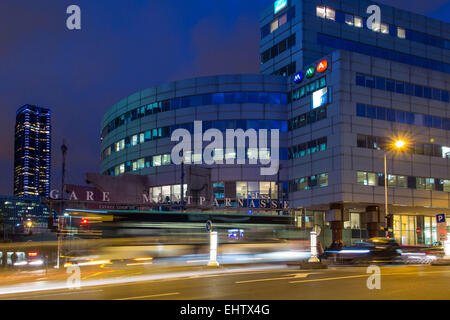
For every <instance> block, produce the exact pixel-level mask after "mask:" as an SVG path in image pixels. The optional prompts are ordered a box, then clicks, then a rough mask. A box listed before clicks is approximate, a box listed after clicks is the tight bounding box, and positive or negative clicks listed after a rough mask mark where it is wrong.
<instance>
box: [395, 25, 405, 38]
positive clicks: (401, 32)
mask: <svg viewBox="0 0 450 320" xmlns="http://www.w3.org/2000/svg"><path fill="white" fill-rule="evenodd" d="M397 37H399V38H400V39H405V38H406V32H405V29H403V28H400V27H398V28H397Z"/></svg>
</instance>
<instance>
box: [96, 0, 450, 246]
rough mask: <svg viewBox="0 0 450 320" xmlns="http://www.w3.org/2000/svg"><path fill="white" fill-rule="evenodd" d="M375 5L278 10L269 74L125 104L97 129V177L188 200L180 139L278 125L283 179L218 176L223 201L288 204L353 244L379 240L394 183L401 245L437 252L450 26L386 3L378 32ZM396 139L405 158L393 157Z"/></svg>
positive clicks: (446, 148)
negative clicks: (176, 155) (178, 155)
mask: <svg viewBox="0 0 450 320" xmlns="http://www.w3.org/2000/svg"><path fill="white" fill-rule="evenodd" d="M373 4H376V3H373V2H370V1H353V0H344V1H318V0H277V1H275V2H274V3H273V5H271V6H269V7H268V8H267V9H266V10H264V12H263V13H262V15H261V20H260V26H261V44H260V53H261V70H260V71H261V75H230V76H217V77H207V78H198V79H191V80H186V81H179V82H174V83H170V84H167V85H163V86H159V87H156V88H152V89H148V90H144V91H141V92H138V93H136V94H134V95H132V96H130V97H128V98H126V99H124V100H122V101H120V102H119V103H118V104H116V105H115V106H113V107H112V108H111V110H110V111H109V112H108V113H107V114H106V115H105V117H104V119H103V122H102V129H103V132H102V173H104V174H106V175H109V176H120V175H123V174H125V173H128V172H130V173H135V174H140V175H145V176H147V177H148V178H149V179H150V181H151V184H152V187H151V188H150V194H151V195H152V196H153V198H155V199H157V198H158V196H159V195H163V198H165V197H166V196H169V197H171V196H173V195H175V197H178V198H179V197H180V192H181V191H180V190H181V186H180V181H181V180H180V177H181V173H180V166H177V165H173V163H172V161H171V159H170V152H171V149H172V147H173V146H174V145H175V143H174V142H171V141H170V136H171V134H172V132H173V131H174V130H175V129H177V128H186V129H188V130H189V131H191V132H192V131H193V129H194V127H193V126H194V124H193V123H194V121H197V120H202V121H203V125H204V126H205V125H206V127H204V128H218V129H219V130H221V131H224V130H225V129H227V128H230V129H237V128H241V129H244V130H246V129H249V128H254V129H262V128H265V129H275V128H277V129H280V131H281V133H280V159H281V169H280V171H279V175H276V176H261V175H260V171H259V169H260V167H261V165H260V164H256V165H250V164H247V165H234V166H233V165H217V166H213V167H212V181H213V182H214V186H213V193H214V195H215V196H216V198H217V197H223V198H236V199H239V198H244V199H251V198H261V197H262V196H263V195H264V196H266V195H269V197H270V199H283V200H284V199H288V200H289V206H290V208H291V212H292V213H293V214H295V215H296V216H297V221H298V224H299V226H300V227H302V228H306V229H309V228H312V227H314V225H316V224H318V225H320V226H322V227H323V230H324V231H323V233H322V235H321V236H322V237H323V238H322V241H323V243H324V244H325V245H327V246H328V245H330V244H331V243H333V244H334V245H339V244H341V243H342V242H344V243H347V244H348V243H351V242H352V241H354V240H357V239H362V238H367V237H374V236H378V235H384V231H382V230H381V227H384V226H385V216H386V210H385V203H386V201H385V178H386V180H387V190H388V197H387V202H388V212H387V213H389V214H390V215H391V216H390V218H389V220H390V221H391V223H390V226H389V227H390V228H391V229H392V230H391V232H392V234H393V235H394V237H395V238H396V239H397V240H398V241H399V242H400V243H401V244H405V245H407V244H411V245H413V244H436V243H438V242H439V241H438V239H437V233H436V219H435V215H436V214H438V213H446V214H447V215H449V214H450V209H449V207H450V202H449V201H450V166H449V157H450V136H449V133H448V132H449V130H450V111H449V106H450V102H449V91H450V25H449V24H448V23H445V22H441V21H436V20H433V19H430V18H427V17H424V16H420V15H417V14H413V13H410V12H407V11H403V10H399V9H395V8H392V7H388V6H384V5H378V4H377V5H378V6H379V8H380V9H381V21H380V23H375V24H374V25H372V27H371V28H369V27H368V24H367V20H368V18H369V17H370V16H371V14H368V13H367V9H368V7H369V6H371V5H373ZM399 140H401V141H403V142H405V144H406V145H405V146H404V148H402V149H401V150H396V149H395V148H392V146H393V145H394V144H395V142H396V141H399ZM264 151H265V152H266V153H265V152H264ZM252 152H254V151H253V150H250V149H248V150H246V154H247V158H249V159H250V158H252V157H255V155H254V154H252ZM257 153H258V157H263V158H264V157H266V158H269V157H271V156H273V154H271V153H270V150H263V152H262V153H261V150H259V152H257ZM385 155H386V159H387V161H386V163H387V175H386V177H385V174H384V157H385ZM217 156H218V157H224V158H225V159H226V158H227V157H229V158H230V157H236V154H235V153H233V152H232V153H231V154H227V152H226V151H225V152H224V151H220V150H218V153H217ZM191 161H195V159H191ZM188 187H189V186H187V188H188ZM184 190H186V188H184ZM274 190H276V191H275V192H274Z"/></svg>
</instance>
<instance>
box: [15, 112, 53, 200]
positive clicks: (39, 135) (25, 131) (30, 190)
mask: <svg viewBox="0 0 450 320" xmlns="http://www.w3.org/2000/svg"><path fill="white" fill-rule="evenodd" d="M50 163H51V112H50V110H49V109H45V108H40V107H37V106H31V105H25V106H23V107H21V108H20V109H19V110H17V114H16V127H15V150H14V195H15V196H40V197H47V198H48V196H49V193H50Z"/></svg>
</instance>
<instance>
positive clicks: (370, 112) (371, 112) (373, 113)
mask: <svg viewBox="0 0 450 320" xmlns="http://www.w3.org/2000/svg"><path fill="white" fill-rule="evenodd" d="M367 117H368V118H371V119H376V117H377V108H375V107H372V106H367Z"/></svg>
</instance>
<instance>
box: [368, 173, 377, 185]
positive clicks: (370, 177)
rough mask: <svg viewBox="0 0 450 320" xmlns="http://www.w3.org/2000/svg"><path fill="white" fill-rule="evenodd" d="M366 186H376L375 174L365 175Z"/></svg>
mask: <svg viewBox="0 0 450 320" xmlns="http://www.w3.org/2000/svg"><path fill="white" fill-rule="evenodd" d="M367 184H368V185H369V186H376V185H377V175H376V173H370V172H369V173H368V174H367Z"/></svg>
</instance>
